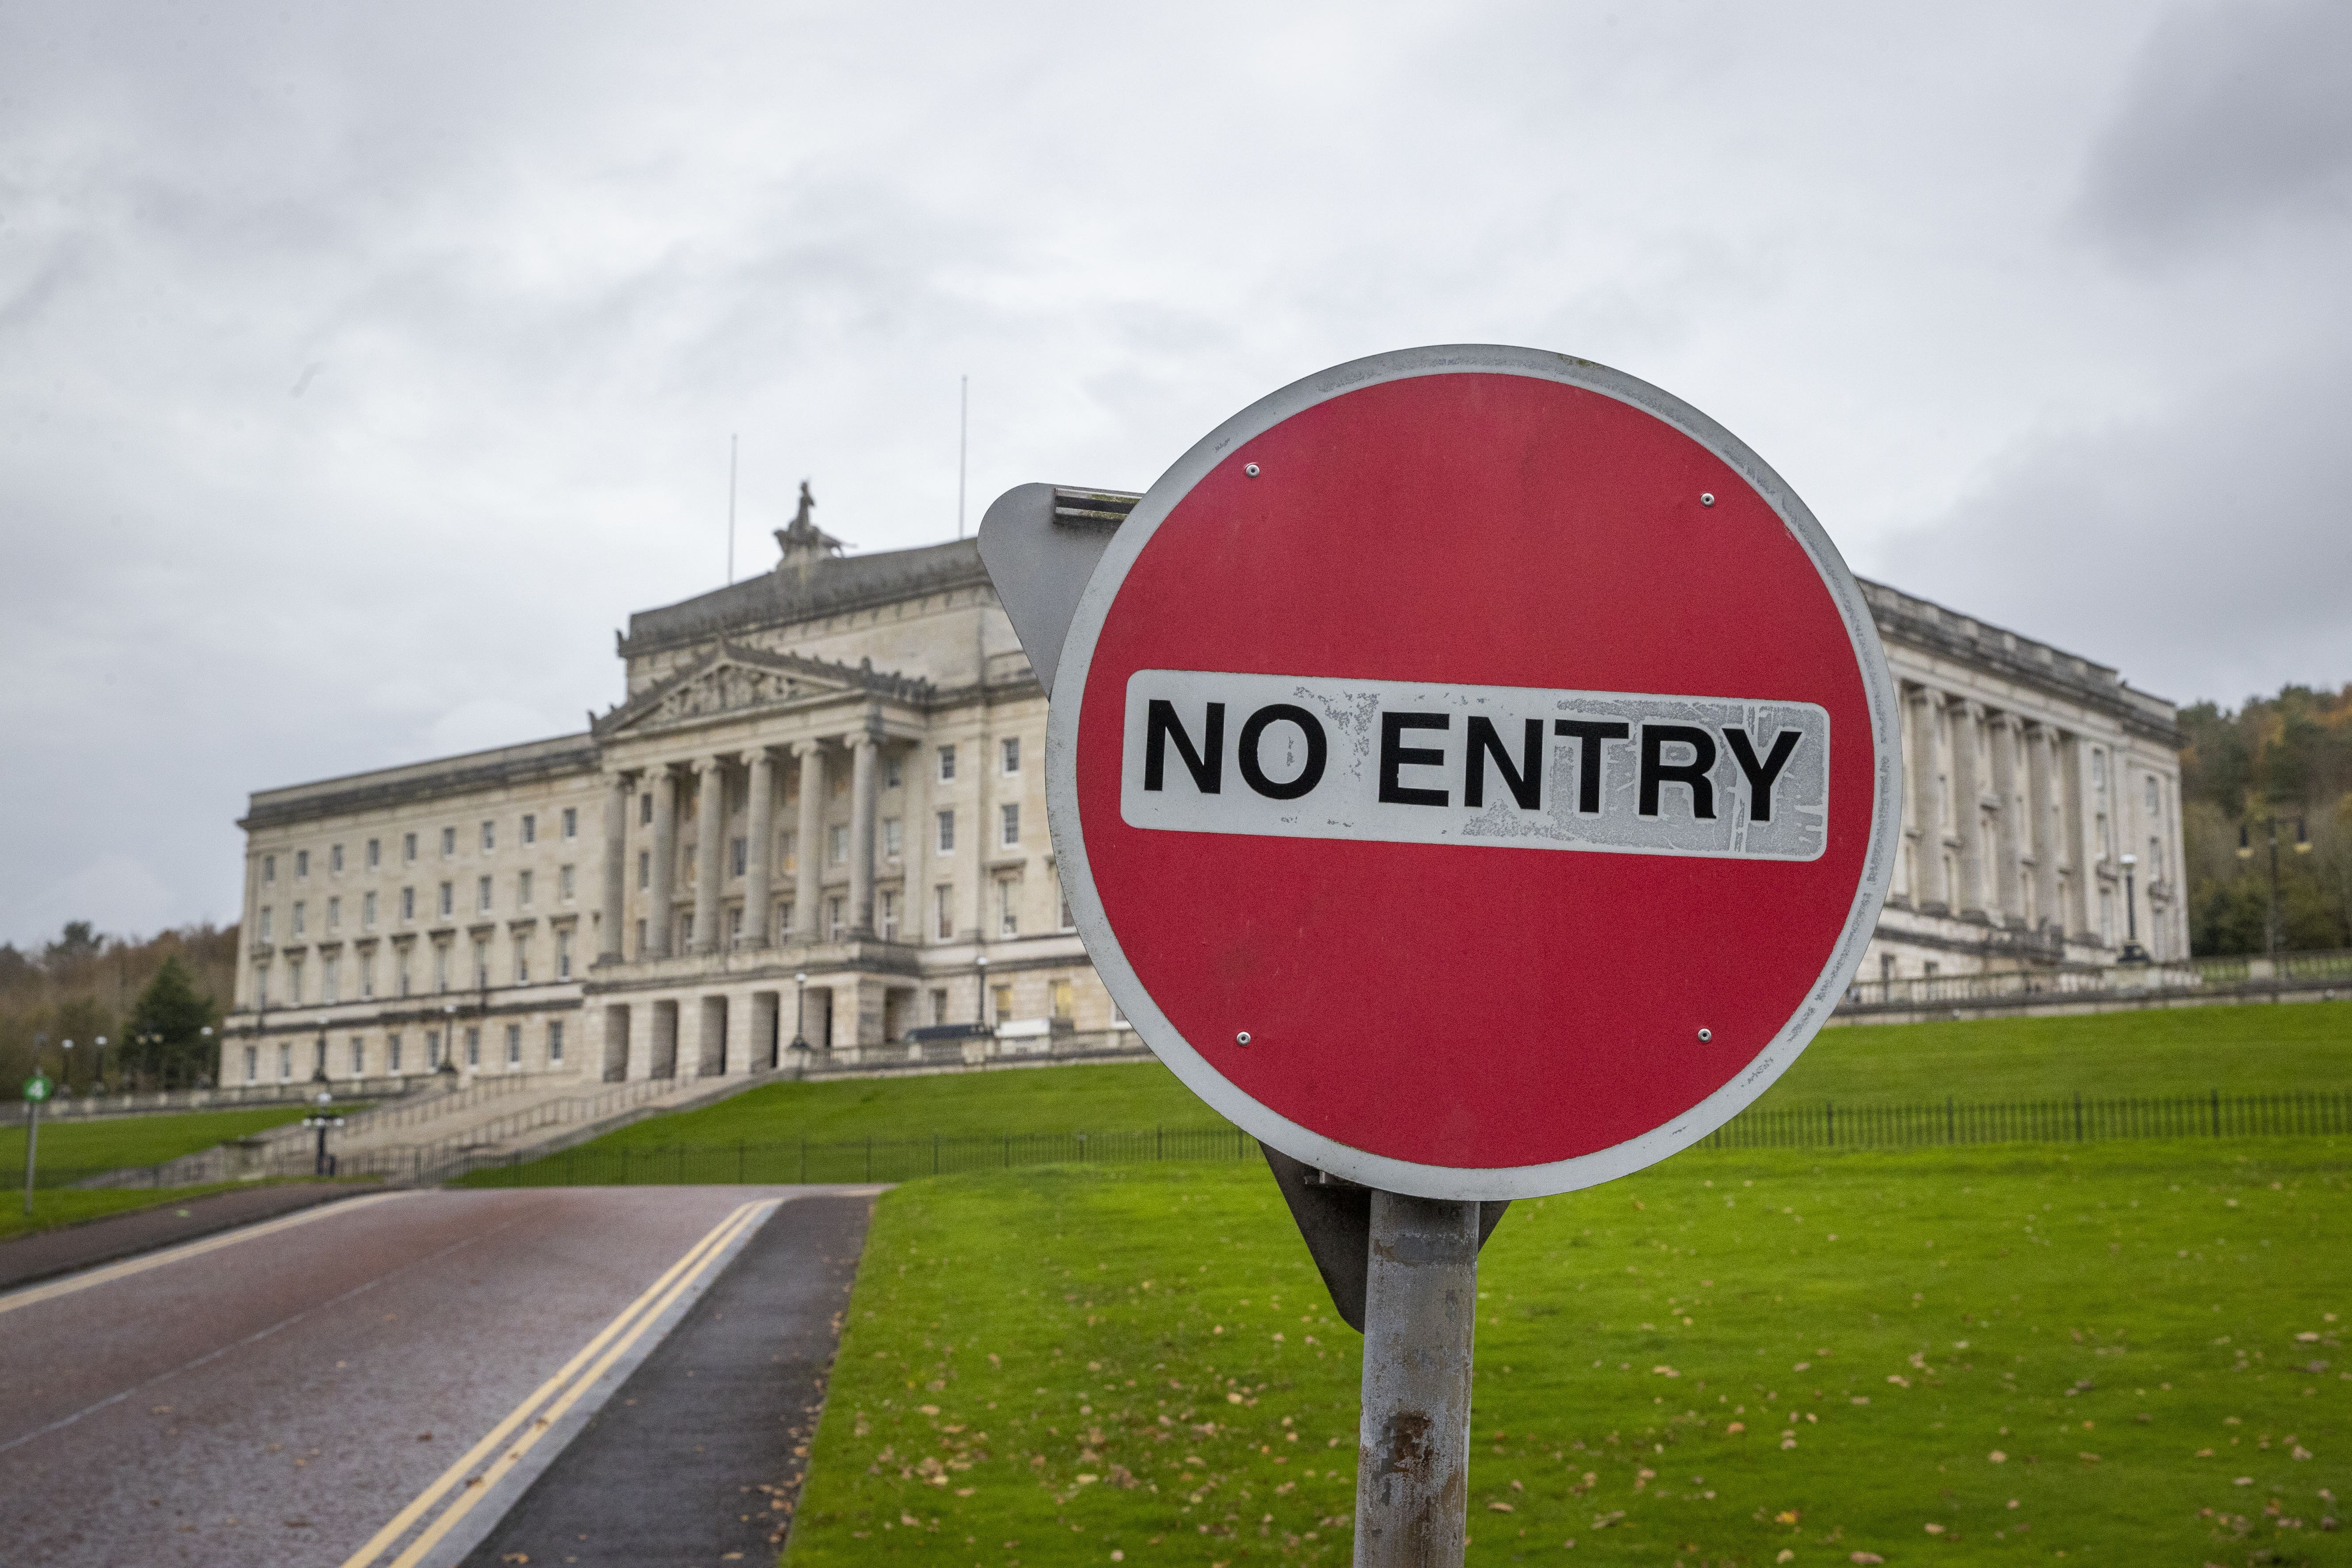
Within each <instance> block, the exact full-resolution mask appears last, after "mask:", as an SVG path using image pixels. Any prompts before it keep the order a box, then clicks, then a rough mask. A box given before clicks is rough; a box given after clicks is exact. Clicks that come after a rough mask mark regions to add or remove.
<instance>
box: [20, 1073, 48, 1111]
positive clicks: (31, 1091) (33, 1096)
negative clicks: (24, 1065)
mask: <svg viewBox="0 0 2352 1568" xmlns="http://www.w3.org/2000/svg"><path fill="white" fill-rule="evenodd" d="M25 1098H26V1100H31V1101H32V1102H33V1103H34V1104H35V1105H38V1104H40V1103H41V1101H43V1100H47V1099H48V1098H49V1080H48V1079H46V1078H44V1077H42V1076H41V1075H40V1074H39V1073H35V1074H34V1075H33V1076H32V1077H30V1078H28V1079H26V1080H25Z"/></svg>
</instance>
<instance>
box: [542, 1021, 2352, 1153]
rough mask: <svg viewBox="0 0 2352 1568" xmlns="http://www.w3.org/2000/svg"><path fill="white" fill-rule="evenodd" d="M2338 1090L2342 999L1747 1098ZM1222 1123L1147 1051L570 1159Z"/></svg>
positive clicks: (892, 1092)
mask: <svg viewBox="0 0 2352 1568" xmlns="http://www.w3.org/2000/svg"><path fill="white" fill-rule="evenodd" d="M2347 1088H2352V1002H2318V1003H2303V1004H2297V1005H2291V1006H2273V1007H2191V1008H2177V1009H2171V1010H2167V1011H2149V1012H2140V1013H2109V1014H2100V1015H2092V1016H2079V1017H2065V1018H1996V1019H1985V1020H1978V1021H1973V1022H1966V1023H1948V1024H1886V1025H1873V1026H1857V1027H1852V1028H1844V1027H1841V1028H1835V1029H1825V1030H1823V1031H1822V1034H1821V1035H1820V1037H1818V1038H1816V1039H1815V1040H1814V1041H1813V1043H1812V1045H1811V1047H1808V1048H1807V1050H1806V1052H1805V1054H1804V1055H1803V1056H1802V1057H1801V1058H1798V1060H1797V1065H1796V1066H1795V1067H1794V1068H1791V1069H1790V1072H1789V1074H1788V1076H1787V1077H1786V1078H1784V1079H1782V1080H1781V1081H1780V1083H1779V1084H1777V1085H1776V1086H1774V1088H1773V1089H1771V1090H1770V1091H1769V1093H1768V1094H1766V1095H1765V1097H1764V1098H1763V1100H1760V1101H1759V1109H1769V1108H1772V1107H1776V1106H1786V1105H1795V1104H1800V1103H1808V1104H1817V1103H1819V1102H1820V1101H1822V1100H1835V1101H1837V1102H1838V1103H1839V1104H1841V1105H1860V1104H1865V1103H1877V1104H1888V1103H1917V1102H1927V1101H1933V1102H1937V1103H1940V1102H1941V1101H1942V1100H1944V1099H1945V1097H1946V1096H1948V1095H1957V1096H1958V1098H1960V1099H1961V1100H1972V1101H1982V1100H2063V1099H2066V1098H2067V1097H2069V1096H2071V1095H2073V1094H2074V1093H2076V1092H2078V1091H2079V1092H2081V1093H2084V1094H2085V1095H2090V1096H2094V1097H2098V1096H2123V1095H2147V1096H2163V1095H2202V1094H2204V1093H2206V1092H2208V1091H2210V1090H2212V1089H2221V1091H2223V1092H2224V1093H2228V1094H2261V1093H2271V1092H2279V1091H2291V1090H2296V1089H2305V1090H2312V1089H2326V1090H2341V1089H2347ZM1220 1124H1221V1119H1220V1118H1219V1117H1218V1116H1217V1114H1216V1113H1215V1112H1214V1111H1213V1110H1210V1109H1209V1108H1208V1107H1207V1106H1206V1105H1204V1104H1202V1102H1201V1101H1200V1100H1197V1099H1195V1098H1194V1097H1193V1095H1192V1091H1191V1090H1189V1089H1186V1088H1185V1087H1184V1086H1183V1085H1182V1084H1181V1083H1179V1082H1177V1081H1176V1078H1175V1075H1174V1074H1172V1073H1171V1072H1170V1071H1169V1070H1168V1069H1167V1068H1163V1067H1161V1066H1160V1064H1159V1063H1157V1062H1149V1061H1147V1062H1133V1063H1119V1064H1115V1065H1087V1066H1083V1067H1055V1068H1018V1069H1008V1070H1005V1071H1001V1072H984V1073H949V1074H934V1075H929V1076H922V1077H908V1078H882V1079H835V1080H833V1081H831V1082H824V1083H775V1084H768V1085H765V1086H763V1087H761V1088H759V1089H751V1090H747V1091H746V1092H744V1093H742V1094H739V1095H735V1096H733V1097H732V1098H730V1099H728V1100H721V1101H719V1103H718V1104H716V1105H711V1106H707V1107H704V1108H703V1109H701V1110H686V1111H679V1112H677V1113H675V1114H671V1115H666V1116H656V1117H650V1118H648V1119H646V1121H639V1122H635V1123H634V1124H632V1125H630V1126H628V1127H625V1128H623V1129H621V1130H620V1131H615V1132H612V1133H609V1134H607V1135H606V1136H604V1137H603V1138H600V1139H597V1140H594V1141H593V1142H591V1143H589V1144H586V1145H584V1146H583V1151H582V1156H581V1157H582V1159H583V1160H586V1159H588V1158H590V1157H591V1156H592V1155H603V1154H606V1153H610V1152H615V1151H618V1150H620V1149H622V1148H627V1149H629V1150H631V1151H633V1152H635V1151H650V1150H655V1149H668V1148H675V1147H678V1146H681V1145H685V1146H695V1147H709V1148H729V1149H731V1148H732V1147H734V1145H735V1144H737V1143H738V1142H743V1143H748V1144H751V1145H753V1146H758V1145H760V1144H762V1143H766V1144H778V1143H784V1142H796V1141H798V1140H800V1139H803V1138H805V1139H807V1140H808V1141H809V1142H812V1143H825V1142H849V1141H851V1140H855V1139H863V1138H869V1137H870V1138H876V1139H886V1140H888V1139H922V1138H929V1137H932V1136H934V1135H938V1136H940V1137H944V1138H958V1137H978V1138H992V1137H1002V1136H1004V1135H1007V1134H1011V1135H1013V1136H1015V1137H1018V1136H1020V1135H1022V1134H1024V1133H1054V1132H1078V1131H1089V1132H1108V1131H1145V1130H1149V1129H1150V1128H1153V1127H1163V1126H1164V1127H1169V1128H1198V1127H1212V1126H1217V1125H1220ZM526 1170H527V1171H528V1170H529V1168H528V1167H526ZM853 1174H854V1173H853ZM541 1178H542V1179H545V1175H544V1173H541ZM710 1179H712V1180H718V1179H721V1178H720V1177H717V1176H714V1177H712V1178H710ZM729 1179H731V1178H729ZM786 1179H789V1178H786Z"/></svg>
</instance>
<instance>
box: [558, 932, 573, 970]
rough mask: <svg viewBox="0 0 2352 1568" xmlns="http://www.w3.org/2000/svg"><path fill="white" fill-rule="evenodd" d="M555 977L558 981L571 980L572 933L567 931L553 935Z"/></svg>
mask: <svg viewBox="0 0 2352 1568" xmlns="http://www.w3.org/2000/svg"><path fill="white" fill-rule="evenodd" d="M555 977H556V978H557V979H558V980H569V979H571V978H572V933H571V932H570V931H557V932H556V933H555Z"/></svg>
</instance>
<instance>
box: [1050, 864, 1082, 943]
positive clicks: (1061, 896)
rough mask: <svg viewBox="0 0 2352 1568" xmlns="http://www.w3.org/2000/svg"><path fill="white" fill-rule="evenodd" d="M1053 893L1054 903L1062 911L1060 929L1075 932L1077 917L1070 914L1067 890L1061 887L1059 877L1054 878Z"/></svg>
mask: <svg viewBox="0 0 2352 1568" xmlns="http://www.w3.org/2000/svg"><path fill="white" fill-rule="evenodd" d="M1054 892H1055V902H1056V903H1058V904H1059V905H1060V906H1061V909H1062V929H1063V930H1064V931H1076V930H1077V929H1078V917H1077V916H1076V915H1074V914H1072V913H1071V912H1070V893H1069V889H1066V888H1065V887H1063V886H1062V879H1061V878H1060V877H1059V876H1056V877H1055V879H1054Z"/></svg>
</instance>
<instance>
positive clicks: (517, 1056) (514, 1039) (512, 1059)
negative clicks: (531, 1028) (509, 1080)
mask: <svg viewBox="0 0 2352 1568" xmlns="http://www.w3.org/2000/svg"><path fill="white" fill-rule="evenodd" d="M507 1066H509V1068H519V1067H520V1066H522V1026H521V1025H520V1024H509V1025H508V1026H507Z"/></svg>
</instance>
